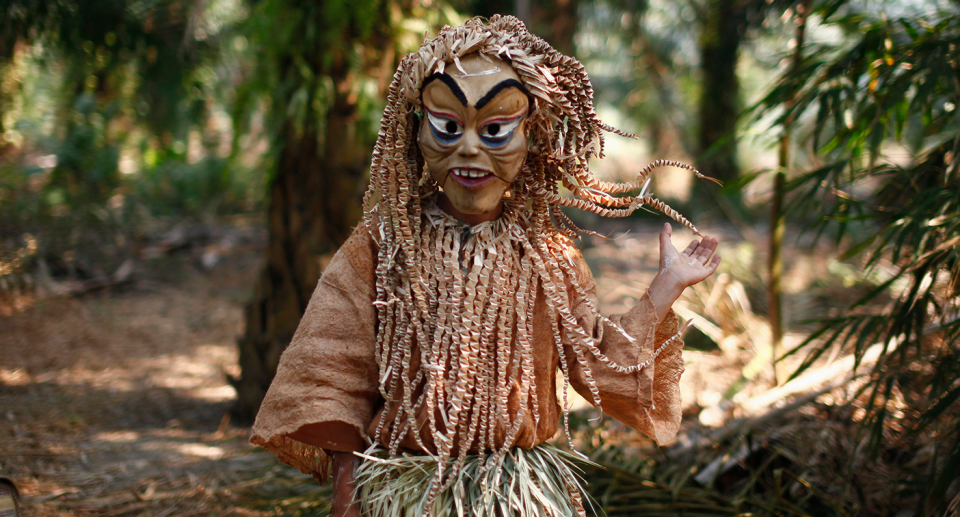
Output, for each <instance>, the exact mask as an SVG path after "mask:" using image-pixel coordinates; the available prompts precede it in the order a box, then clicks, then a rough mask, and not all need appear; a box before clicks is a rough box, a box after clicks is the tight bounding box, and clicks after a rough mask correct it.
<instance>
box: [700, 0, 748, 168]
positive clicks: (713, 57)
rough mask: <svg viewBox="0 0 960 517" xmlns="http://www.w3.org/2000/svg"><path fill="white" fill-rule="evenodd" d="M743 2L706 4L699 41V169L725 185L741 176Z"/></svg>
mask: <svg viewBox="0 0 960 517" xmlns="http://www.w3.org/2000/svg"><path fill="white" fill-rule="evenodd" d="M745 3H746V2H744V1H743V0H714V1H711V2H708V3H707V6H706V10H707V13H706V16H705V17H704V20H705V22H704V28H703V33H702V35H701V38H700V62H701V69H702V71H703V82H702V84H703V91H702V93H701V95H700V114H699V117H700V128H699V135H698V144H699V145H698V147H699V157H698V159H697V167H698V168H699V169H700V171H701V172H703V173H704V174H706V175H707V176H710V177H713V178H716V179H718V180H720V181H723V182H725V183H726V182H728V181H732V180H736V179H737V177H738V176H739V175H740V167H739V163H738V158H737V142H736V126H737V115H738V114H739V111H740V81H739V79H738V78H737V54H738V52H739V50H740V42H741V41H742V39H743V32H744V31H745V30H746V25H747V12H748V9H747V6H746V5H744V4H745Z"/></svg>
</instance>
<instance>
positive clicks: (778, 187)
mask: <svg viewBox="0 0 960 517" xmlns="http://www.w3.org/2000/svg"><path fill="white" fill-rule="evenodd" d="M810 3H811V2H810V0H802V1H801V3H799V4H797V28H796V46H795V47H794V52H793V60H792V63H791V65H790V66H791V68H792V70H793V72H794V73H795V72H797V71H798V70H799V69H800V65H801V63H802V61H803V37H804V33H805V31H806V27H807V15H808V14H809V12H810ZM791 76H793V74H791ZM794 103H795V99H794V96H793V94H792V93H791V94H790V97H789V98H788V99H787V102H786V106H787V116H786V117H785V118H784V121H783V134H782V135H781V137H780V150H779V153H778V155H779V165H780V167H779V169H778V170H777V172H776V174H774V177H773V200H772V202H771V204H770V253H769V263H768V268H767V273H768V275H769V278H770V283H769V288H768V291H767V298H768V305H769V310H768V312H767V318H768V320H769V322H770V338H771V341H772V343H771V345H772V346H771V348H772V352H773V385H774V386H776V385H778V384H779V383H780V381H781V380H782V379H783V378H784V375H783V372H782V371H781V370H782V369H783V367H782V365H781V364H780V363H779V362H778V361H777V360H778V359H779V358H780V356H781V354H782V350H783V314H782V305H781V303H782V299H783V289H782V283H781V281H782V278H783V257H782V255H781V251H782V249H783V234H784V231H785V229H786V221H785V220H784V216H783V194H784V192H783V189H784V184H785V183H786V178H787V171H788V170H790V158H791V156H790V133H791V129H792V128H791V126H792V125H793V115H792V114H791V113H790V110H791V109H792V108H793V105H794Z"/></svg>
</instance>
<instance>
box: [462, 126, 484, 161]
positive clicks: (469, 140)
mask: <svg viewBox="0 0 960 517" xmlns="http://www.w3.org/2000/svg"><path fill="white" fill-rule="evenodd" d="M457 153H458V154H459V155H460V156H476V155H478V154H480V135H478V134H477V132H476V131H474V130H472V129H468V130H466V131H464V132H463V136H462V137H460V146H459V148H458V149H457Z"/></svg>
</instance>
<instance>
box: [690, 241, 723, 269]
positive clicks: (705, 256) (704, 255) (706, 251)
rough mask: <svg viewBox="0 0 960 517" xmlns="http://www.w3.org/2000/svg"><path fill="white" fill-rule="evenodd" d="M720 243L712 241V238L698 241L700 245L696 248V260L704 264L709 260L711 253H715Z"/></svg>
mask: <svg viewBox="0 0 960 517" xmlns="http://www.w3.org/2000/svg"><path fill="white" fill-rule="evenodd" d="M719 243H720V241H719V240H717V239H714V238H713V237H704V238H703V239H702V240H701V241H700V245H699V246H697V253H696V256H695V257H696V259H697V260H698V261H699V262H700V263H701V264H706V263H707V262H709V260H710V256H711V255H713V252H714V251H716V249H717V245H718V244H719Z"/></svg>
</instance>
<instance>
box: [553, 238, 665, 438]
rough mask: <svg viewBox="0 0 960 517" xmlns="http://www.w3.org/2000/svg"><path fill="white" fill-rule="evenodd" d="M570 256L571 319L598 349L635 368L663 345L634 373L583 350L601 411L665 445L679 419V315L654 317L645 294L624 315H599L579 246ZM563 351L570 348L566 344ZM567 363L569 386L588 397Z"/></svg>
mask: <svg viewBox="0 0 960 517" xmlns="http://www.w3.org/2000/svg"><path fill="white" fill-rule="evenodd" d="M570 256H571V261H572V262H573V263H574V265H575V266H576V268H575V272H576V274H575V277H574V278H572V279H570V280H569V281H570V282H571V284H572V285H570V286H569V292H570V293H571V298H574V299H576V304H575V305H574V308H573V313H574V317H575V318H576V319H577V321H579V322H580V324H581V325H582V326H583V328H584V330H586V331H587V332H588V334H590V335H592V336H593V337H594V338H595V339H596V342H597V345H598V348H599V350H600V352H601V353H603V354H604V355H606V356H607V357H608V358H610V360H612V361H613V362H614V363H616V364H618V365H620V366H635V365H639V364H641V363H643V362H644V361H646V360H647V359H649V358H650V357H651V356H652V355H653V354H654V353H655V352H656V350H658V349H660V348H661V347H662V350H661V351H660V353H659V355H657V356H656V358H655V359H654V360H653V361H652V362H651V363H650V364H648V365H647V366H645V367H644V368H643V369H641V370H640V371H638V372H634V373H620V372H617V371H616V370H615V369H613V368H610V367H609V366H607V365H604V364H603V363H602V362H600V361H598V360H597V358H596V357H594V356H593V355H592V354H590V353H589V352H587V353H586V356H587V357H586V358H585V360H586V364H587V367H588V368H589V369H590V378H592V379H593V381H594V382H595V385H596V387H597V389H598V390H599V392H600V404H601V407H602V408H603V412H604V413H605V414H608V415H610V416H612V417H614V418H616V419H617V420H620V421H621V422H623V423H624V424H627V425H628V426H630V427H632V428H633V429H636V430H637V431H640V432H641V433H643V434H645V435H647V436H649V437H650V438H653V439H654V440H655V441H656V442H657V444H658V445H664V444H667V443H669V442H670V441H672V440H673V439H674V437H675V436H676V434H677V431H678V430H679V429H680V419H681V405H680V375H681V374H682V373H683V369H684V368H683V356H682V353H681V351H682V349H683V341H682V340H681V339H680V338H679V336H676V334H677V333H678V332H679V330H680V321H679V318H677V316H676V314H674V312H673V310H670V311H669V312H668V313H667V315H666V316H665V317H664V318H663V321H657V309H656V307H655V306H654V304H653V301H652V300H651V299H650V295H649V294H644V295H643V297H642V298H640V299H639V300H637V303H636V305H635V306H634V307H633V308H632V309H630V311H629V312H627V313H626V314H619V315H614V316H610V317H609V318H602V317H600V315H599V314H598V313H597V310H596V307H597V301H596V283H595V282H594V280H593V275H592V274H591V273H590V268H589V267H588V266H587V264H586V261H585V260H584V259H583V256H582V255H581V254H580V252H579V250H576V249H575V248H572V247H571V250H570ZM625 334H626V335H625ZM671 338H673V339H672V340H671ZM668 340H670V342H669V343H667V344H666V346H663V345H664V344H665V343H666V342H667V341H668ZM566 350H567V351H568V352H567V353H568V354H569V353H571V352H572V351H571V350H570V346H569V345H567V347H566ZM568 357H570V356H569V355H568ZM568 363H569V364H571V365H572V366H571V368H570V377H571V379H570V381H571V384H572V385H573V387H574V389H576V390H577V392H578V393H580V394H581V395H582V396H583V397H584V398H586V399H587V400H588V401H592V400H593V396H592V395H591V389H590V385H589V380H588V378H587V376H586V375H585V371H584V368H583V367H582V366H581V365H580V364H579V363H578V362H577V361H568Z"/></svg>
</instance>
